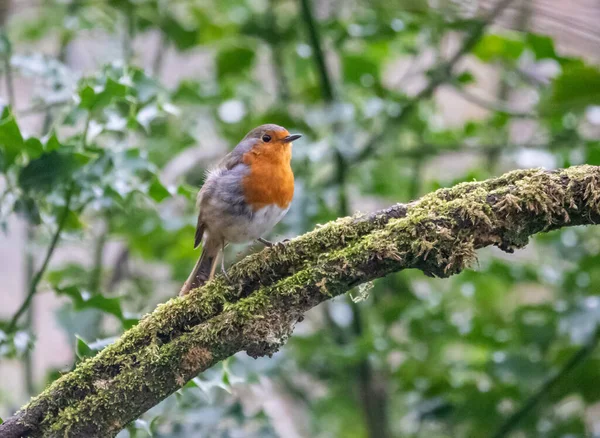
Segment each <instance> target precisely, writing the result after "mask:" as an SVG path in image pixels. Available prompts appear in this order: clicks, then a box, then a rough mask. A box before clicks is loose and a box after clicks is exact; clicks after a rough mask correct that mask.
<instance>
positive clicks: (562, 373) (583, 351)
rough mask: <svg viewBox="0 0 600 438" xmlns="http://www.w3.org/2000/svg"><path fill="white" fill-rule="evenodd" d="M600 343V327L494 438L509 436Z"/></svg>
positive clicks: (506, 422)
mask: <svg viewBox="0 0 600 438" xmlns="http://www.w3.org/2000/svg"><path fill="white" fill-rule="evenodd" d="M599 341H600V326H599V327H597V328H596V330H595V331H594V333H593V334H592V335H591V336H590V339H589V340H588V341H587V342H586V343H585V344H584V345H583V346H582V347H581V348H580V349H579V350H578V351H577V352H576V353H575V354H574V355H573V356H572V357H571V359H569V360H568V361H567V363H565V364H564V365H563V367H562V368H561V369H560V370H559V371H558V372H556V373H555V374H553V375H551V376H549V377H548V378H547V379H546V381H545V382H544V383H543V384H542V386H541V387H540V388H539V389H538V390H537V391H536V392H535V394H533V395H532V396H531V397H529V399H527V401H526V402H525V404H524V405H523V406H522V407H521V409H519V410H518V411H516V412H515V413H513V414H512V415H511V416H510V417H509V418H508V419H507V420H506V421H505V422H504V423H503V424H502V426H500V428H499V429H498V431H497V432H496V433H495V434H494V438H502V437H505V436H507V435H508V434H509V433H510V432H511V431H512V430H513V429H514V428H515V427H517V425H518V424H519V422H520V421H521V420H522V419H523V418H525V417H526V416H527V415H528V414H529V413H530V412H531V411H532V410H533V409H534V408H535V407H536V406H537V404H538V403H539V402H540V401H541V400H542V399H543V398H544V397H546V396H547V395H548V394H549V393H550V391H552V389H554V387H555V386H556V384H557V383H558V382H560V381H561V380H563V379H564V378H565V377H566V376H567V375H568V374H569V373H570V372H571V371H572V370H573V369H574V368H575V367H576V366H577V365H579V364H580V363H582V362H584V361H585V360H586V359H587V358H588V357H589V356H590V354H592V353H593V351H594V349H595V348H596V346H597V345H598V342H599Z"/></svg>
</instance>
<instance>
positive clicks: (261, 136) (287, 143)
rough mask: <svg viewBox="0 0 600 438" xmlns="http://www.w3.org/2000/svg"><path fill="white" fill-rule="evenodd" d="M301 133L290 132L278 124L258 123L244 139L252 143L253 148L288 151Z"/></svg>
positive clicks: (276, 151)
mask: <svg viewBox="0 0 600 438" xmlns="http://www.w3.org/2000/svg"><path fill="white" fill-rule="evenodd" d="M300 137H302V135H300V134H290V133H289V131H288V130H287V129H285V128H284V127H282V126H279V125H273V124H267V125H260V126H258V127H256V128H254V129H253V130H252V131H250V132H249V133H248V134H246V136H245V137H244V140H242V141H247V140H250V141H252V142H253V143H254V145H253V149H256V150H258V151H264V152H270V153H284V152H285V153H289V152H290V151H291V146H292V142H293V141H294V140H298V139H299V138H300Z"/></svg>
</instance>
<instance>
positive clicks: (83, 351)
mask: <svg viewBox="0 0 600 438" xmlns="http://www.w3.org/2000/svg"><path fill="white" fill-rule="evenodd" d="M75 338H76V339H77V340H76V341H75V354H76V355H77V358H78V359H79V360H82V359H85V358H87V357H94V355H95V354H96V352H95V351H94V350H92V349H91V348H90V347H89V345H88V344H87V342H85V341H84V340H83V339H81V338H80V337H79V336H77V335H75Z"/></svg>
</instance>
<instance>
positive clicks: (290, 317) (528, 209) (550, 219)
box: [0, 166, 600, 438]
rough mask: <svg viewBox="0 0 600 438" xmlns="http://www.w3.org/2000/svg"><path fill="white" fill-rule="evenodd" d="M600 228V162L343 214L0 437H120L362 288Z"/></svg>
mask: <svg viewBox="0 0 600 438" xmlns="http://www.w3.org/2000/svg"><path fill="white" fill-rule="evenodd" d="M598 221H600V167H596V166H575V167H571V168H568V169H564V170H557V171H544V170H539V169H533V170H519V171H514V172H510V173H507V174H505V175H504V176H501V177H499V178H495V179H490V180H487V181H483V182H472V183H463V184H459V185H457V186H455V187H453V188H449V189H440V190H438V191H436V192H434V193H431V194H429V195H426V196H424V197H422V198H421V199H419V200H417V201H414V202H411V203H409V204H397V205H394V206H392V207H390V208H388V209H386V210H382V211H379V212H376V213H373V214H369V215H357V216H354V217H346V218H341V219H338V220H336V221H334V222H330V223H328V224H325V225H323V226H320V227H318V228H317V229H315V230H314V231H312V232H309V233H307V234H304V235H302V236H300V237H297V238H296V239H294V240H292V241H291V242H288V243H287V244H285V245H284V246H283V247H274V248H267V249H265V250H263V251H261V252H259V253H257V254H253V255H251V256H248V257H246V258H245V259H243V260H242V261H240V262H239V263H237V264H236V265H234V266H233V267H232V268H231V269H230V271H229V277H230V281H227V280H226V279H225V278H223V277H222V276H218V277H217V278H215V280H214V281H212V282H210V283H208V284H207V285H205V286H204V287H202V288H200V289H197V290H195V291H192V292H191V293H190V294H189V295H188V296H186V297H183V298H179V297H178V298H173V299H172V300H170V301H169V302H167V303H165V304H161V305H160V306H158V308H157V309H156V310H155V311H154V312H153V313H152V314H149V315H146V316H145V317H144V318H142V320H141V321H140V323H139V324H138V325H137V326H135V327H133V328H132V329H130V330H128V331H127V332H125V333H124V334H123V336H122V337H121V338H120V339H119V340H118V341H117V342H115V343H114V344H112V345H110V346H109V347H107V348H105V349H104V350H103V351H101V352H100V353H98V354H97V355H96V356H95V357H93V358H90V359H88V360H86V361H84V362H82V363H81V364H79V365H78V366H77V368H76V369H75V370H74V371H72V372H70V373H68V374H66V375H64V376H62V377H61V378H60V379H58V380H56V381H55V382H54V383H52V384H51V385H50V386H49V387H48V388H47V389H46V390H45V391H44V392H42V393H41V394H40V395H39V396H38V397H36V398H34V399H33V400H31V402H30V403H29V404H28V405H27V406H24V407H23V408H22V409H21V410H19V411H18V412H17V413H16V414H15V415H14V416H13V417H11V418H9V419H8V420H7V421H6V422H5V423H4V424H2V425H0V436H2V437H3V438H13V437H20V436H31V437H42V436H43V437H65V436H66V437H112V436H115V435H116V434H117V433H118V432H119V431H120V430H121V429H122V428H123V427H125V426H126V425H127V424H128V423H129V422H131V421H132V420H134V419H136V418H137V417H138V416H140V415H141V414H142V413H144V412H145V411H146V410H148V409H149V408H151V407H152V406H154V405H156V404H157V403H158V402H160V401H161V400H163V399H164V398H166V397H168V396H169V395H170V394H172V393H173V392H175V391H176V390H177V389H179V388H180V387H182V386H183V385H184V384H185V383H186V382H187V381H188V380H190V379H191V378H193V377H195V376H196V375H197V374H198V373H200V372H202V371H204V370H206V369H208V368H210V367H211V366H213V365H214V364H216V363H217V362H219V361H221V360H223V359H225V358H227V357H229V356H231V355H233V354H235V353H237V352H239V351H246V352H247V353H248V354H249V355H250V356H252V357H258V356H264V355H271V354H273V353H274V352H276V351H277V350H278V349H279V348H280V347H281V346H282V345H283V344H284V343H285V341H286V340H287V338H288V337H289V336H290V335H291V333H292V330H293V327H294V325H295V324H296V323H297V322H299V321H301V320H302V317H303V316H302V315H303V314H304V312H306V311H307V310H309V309H310V308H312V307H314V306H316V305H318V304H319V303H321V302H323V301H325V300H328V299H331V298H333V297H335V296H337V295H340V294H343V293H345V292H347V291H348V290H350V289H351V288H353V287H355V286H357V285H359V284H361V283H364V282H366V281H370V280H373V279H375V278H378V277H383V276H385V275H387V274H389V273H392V272H397V271H400V270H403V269H410V268H413V269H419V270H421V271H423V272H424V273H425V274H427V275H429V276H437V277H448V276H450V275H454V274H457V273H459V272H461V271H462V270H463V269H465V268H467V267H469V266H470V265H472V264H473V263H474V262H475V260H476V250H477V249H479V248H483V247H486V246H497V247H499V248H500V249H502V250H504V251H507V252H512V251H514V250H515V249H517V248H522V247H524V246H525V245H526V244H527V243H528V240H529V237H530V236H531V235H533V234H536V233H539V232H545V231H550V230H554V229H558V228H561V227H566V226H574V225H586V224H596V223H598ZM175 292H176V291H173V294H175Z"/></svg>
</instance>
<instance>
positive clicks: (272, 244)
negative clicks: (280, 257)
mask: <svg viewBox="0 0 600 438" xmlns="http://www.w3.org/2000/svg"><path fill="white" fill-rule="evenodd" d="M256 240H257V241H259V242H260V243H262V244H263V245H265V246H268V247H269V248H272V247H274V246H277V247H279V248H283V245H284V244H285V242H289V241H290V239H283V241H281V242H276V243H273V242H270V241H268V240H267V239H263V238H262V237H259V238H258V239H256Z"/></svg>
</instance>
